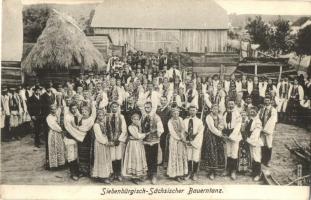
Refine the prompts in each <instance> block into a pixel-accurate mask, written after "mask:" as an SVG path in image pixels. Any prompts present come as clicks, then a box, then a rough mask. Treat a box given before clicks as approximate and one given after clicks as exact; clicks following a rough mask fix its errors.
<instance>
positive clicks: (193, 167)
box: [188, 160, 199, 175]
mask: <svg viewBox="0 0 311 200" xmlns="http://www.w3.org/2000/svg"><path fill="white" fill-rule="evenodd" d="M198 169H199V163H198V162H194V161H191V160H188V175H193V174H196V173H197V172H198Z"/></svg>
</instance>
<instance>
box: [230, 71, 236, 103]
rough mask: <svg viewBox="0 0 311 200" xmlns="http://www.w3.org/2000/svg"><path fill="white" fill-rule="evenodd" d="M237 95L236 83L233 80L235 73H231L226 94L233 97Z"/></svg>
mask: <svg viewBox="0 0 311 200" xmlns="http://www.w3.org/2000/svg"><path fill="white" fill-rule="evenodd" d="M236 95H237V84H236V80H235V75H234V74H232V75H231V77H230V82H229V91H228V96H229V97H230V98H233V99H235V98H236Z"/></svg>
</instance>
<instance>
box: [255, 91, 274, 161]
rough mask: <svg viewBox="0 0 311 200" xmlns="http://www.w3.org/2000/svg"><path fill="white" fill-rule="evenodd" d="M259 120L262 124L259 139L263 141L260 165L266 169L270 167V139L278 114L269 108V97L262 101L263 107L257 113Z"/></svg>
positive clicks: (271, 107) (272, 108)
mask: <svg viewBox="0 0 311 200" xmlns="http://www.w3.org/2000/svg"><path fill="white" fill-rule="evenodd" d="M259 118H260V120H261V122H262V127H263V129H262V131H261V139H262V141H263V146H262V150H261V153H262V159H261V161H262V163H263V164H264V165H266V166H267V167H269V166H270V160H271V155H272V139H273V133H274V129H275V124H276V123H277V119H278V113H277V111H276V109H275V108H274V107H273V106H271V96H268V95H267V96H266V97H265V99H264V107H263V108H261V109H260V111H259Z"/></svg>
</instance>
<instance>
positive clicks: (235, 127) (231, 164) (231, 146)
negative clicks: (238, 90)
mask: <svg viewBox="0 0 311 200" xmlns="http://www.w3.org/2000/svg"><path fill="white" fill-rule="evenodd" d="M241 125H242V118H241V115H240V113H239V111H238V110H237V108H236V105H235V100H234V99H233V98H231V99H229V100H228V107H227V111H226V112H225V113H224V129H223V130H222V132H223V135H224V136H225V138H226V149H227V167H226V171H225V172H224V174H223V175H225V176H226V175H228V174H230V177H231V179H232V180H235V179H236V171H237V166H238V152H239V143H240V140H241V139H242V135H241V132H240V131H241Z"/></svg>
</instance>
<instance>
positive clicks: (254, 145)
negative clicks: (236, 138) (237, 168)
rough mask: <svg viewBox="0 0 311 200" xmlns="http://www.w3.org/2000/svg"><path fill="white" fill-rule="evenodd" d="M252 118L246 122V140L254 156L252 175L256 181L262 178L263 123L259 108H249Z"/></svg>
mask: <svg viewBox="0 0 311 200" xmlns="http://www.w3.org/2000/svg"><path fill="white" fill-rule="evenodd" d="M249 117H250V120H249V121H248V123H247V124H246V127H245V132H246V134H247V139H246V142H247V143H248V144H249V148H250V153H251V157H252V160H253V162H252V175H253V177H254V181H259V180H260V175H261V146H262V140H261V138H260V133H261V130H262V123H261V120H260V119H259V116H258V115H257V108H256V107H251V108H250V109H249Z"/></svg>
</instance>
